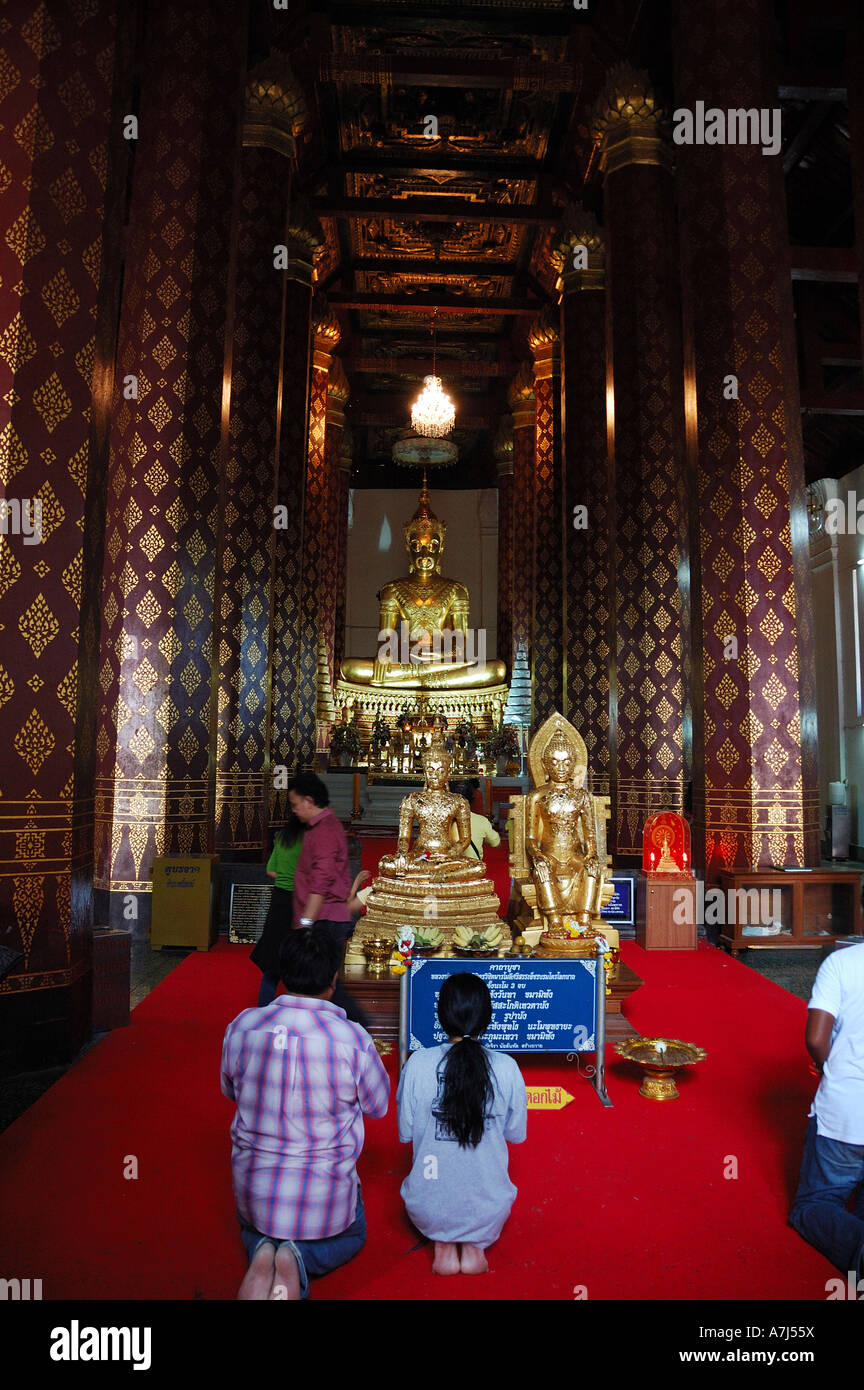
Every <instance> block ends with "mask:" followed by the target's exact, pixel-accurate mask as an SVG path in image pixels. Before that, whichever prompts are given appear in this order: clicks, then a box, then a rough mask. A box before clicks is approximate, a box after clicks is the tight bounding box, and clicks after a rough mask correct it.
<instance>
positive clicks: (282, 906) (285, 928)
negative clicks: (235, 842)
mask: <svg viewBox="0 0 864 1390" xmlns="http://www.w3.org/2000/svg"><path fill="white" fill-rule="evenodd" d="M304 830H305V826H304V825H303V822H302V821H301V820H300V819H299V817H297V816H295V815H294V814H293V812H292V814H291V818H290V820H289V821H288V823H287V824H286V825H284V826H283V827H282V829H281V830H278V831H277V832H276V839H275V840H274V841H273V853H272V854H271V855H270V858H269V859H268V860H267V877H268V878H272V879H275V886H274V888H273V897H272V898H271V899H270V911H269V912H268V913H267V921H266V922H265V923H264V930H263V931H262V933H261V936H260V937H259V939H258V942H257V944H256V946H255V949H254V950H253V952H252V954H251V956H250V960H253V961H254V962H255V964H256V965H257V966H258V969H259V970H260V971H261V972H262V978H261V988H260V989H259V991H258V1007H259V1009H263V1008H264V1006H265V1005H266V1004H270V1003H272V1001H273V1000H274V999H275V998H276V990H277V989H278V987H279V948H280V946H281V945H282V942H283V940H284V938H285V936H286V935H287V933H288V932H289V931H291V926H292V917H293V910H294V874H295V872H296V869H297V860H298V859H299V858H300V850H301V848H302V846H303V831H304Z"/></svg>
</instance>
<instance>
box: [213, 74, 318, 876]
mask: <svg viewBox="0 0 864 1390" xmlns="http://www.w3.org/2000/svg"><path fill="white" fill-rule="evenodd" d="M304 113H305V103H304V101H303V96H302V92H301V91H300V88H299V86H298V84H297V83H296V81H295V79H294V77H293V74H292V73H291V70H290V68H289V67H288V65H287V64H286V63H285V61H284V60H283V59H277V60H276V61H275V62H274V61H273V60H272V59H268V60H266V61H265V62H264V63H261V64H259V65H257V66H256V67H255V68H254V69H253V71H252V72H250V74H249V78H248V81H247V86H246V111H245V118H244V125H243V151H242V156H241V164H240V178H239V183H238V208H237V223H238V225H237V252H236V273H235V285H234V302H233V315H232V327H233V332H232V338H231V373H230V383H231V398H230V423H229V428H228V436H227V448H226V450H225V462H224V467H223V471H222V494H221V499H220V515H221V531H220V548H219V563H218V566H217V584H218V590H217V594H218V602H217V605H216V621H217V646H216V668H215V678H216V696H215V709H214V711H213V715H214V720H215V749H214V756H215V763H216V798H215V802H216V804H215V843H216V849H217V851H218V852H219V853H220V854H223V855H226V854H228V855H230V854H231V853H232V852H233V851H238V850H239V851H250V850H255V849H257V850H259V851H260V850H261V848H262V847H263V846H265V845H266V844H267V841H268V829H269V825H268V822H269V802H270V789H271V783H272V769H271V766H270V745H269V737H268V735H269V720H268V709H269V696H270V663H271V656H272V641H271V622H272V608H273V604H272V590H273V567H274V561H275V551H276V532H275V530H274V526H273V520H274V514H273V507H274V504H275V501H276V472H277V457H278V439H279V428H280V411H281V404H282V397H281V392H280V376H281V371H280V364H281V361H282V348H283V335H284V333H285V331H286V323H285V316H284V314H283V301H284V299H285V295H286V285H287V283H288V277H287V274H286V270H285V268H284V266H283V265H282V264H281V260H282V256H283V255H284V253H283V251H282V248H283V247H285V251H286V252H287V244H286V225H287V219H288V207H289V197H290V188H291V181H292V174H293V169H294V163H295V154H296V149H295V131H296V130H297V128H298V124H302V121H303V117H304ZM288 331H293V325H289V326H288Z"/></svg>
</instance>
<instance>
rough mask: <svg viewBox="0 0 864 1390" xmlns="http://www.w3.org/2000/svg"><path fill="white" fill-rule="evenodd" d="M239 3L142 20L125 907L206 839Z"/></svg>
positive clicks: (124, 543)
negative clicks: (162, 858)
mask: <svg viewBox="0 0 864 1390" xmlns="http://www.w3.org/2000/svg"><path fill="white" fill-rule="evenodd" d="M245 23H246V21H245V11H244V7H243V6H235V5H233V4H231V3H229V0H217V3H216V4H215V5H213V6H210V7H209V8H208V9H207V10H206V11H201V12H200V14H199V13H198V11H189V10H188V9H187V8H186V7H185V6H183V5H182V4H180V3H179V0H176V2H175V0H169V2H168V3H165V4H164V5H161V4H160V5H159V6H158V7H156V8H155V9H154V10H153V11H152V12H151V13H150V15H149V18H148V31H147V49H146V53H145V59H144V64H143V72H144V74H145V80H144V83H143V86H142V94H141V112H140V118H139V139H138V144H137V149H136V154H135V167H134V183H133V188H132V199H131V206H130V212H129V228H128V236H127V240H126V264H125V274H124V286H123V305H122V311H121V322H120V332H119V339H118V348H117V367H116V389H115V399H114V412H113V417H112V428H111V464H110V478H109V491H108V496H109V505H108V516H107V522H106V531H107V541H106V558H105V571H104V587H103V609H102V647H101V657H100V670H99V719H98V724H99V727H98V734H97V744H96V747H97V755H98V759H99V766H98V778H97V805H96V835H97V856H98V858H97V878H96V882H97V886H98V887H100V888H102V889H108V890H110V891H111V893H112V894H113V897H112V902H111V910H112V912H113V914H114V916H115V919H116V920H117V921H118V922H124V921H125V920H126V919H125V918H124V915H123V907H124V904H123V898H124V897H125V895H126V894H138V895H144V894H149V892H150V889H151V881H150V877H149V871H150V865H151V863H152V860H153V858H154V856H156V855H158V854H163V853H175V854H176V853H180V854H190V853H194V854H199V853H200V854H204V853H208V852H210V851H211V849H212V844H213V824H212V804H213V790H214V789H213V763H212V760H211V756H210V748H211V697H212V694H213V687H212V664H213V628H214V586H215V580H216V574H215V568H216V555H217V551H218V532H219V495H220V494H219V488H220V477H219V465H220V458H221V452H220V448H221V437H222V406H223V399H224V388H225V348H226V331H227V316H226V299H225V287H226V284H228V283H230V264H231V245H230V242H231V208H232V202H233V192H234V168H235V159H236V158H237V157H238V156H239V144H240V134H241V130H242V117H243V92H244V67H245V33H246V29H245Z"/></svg>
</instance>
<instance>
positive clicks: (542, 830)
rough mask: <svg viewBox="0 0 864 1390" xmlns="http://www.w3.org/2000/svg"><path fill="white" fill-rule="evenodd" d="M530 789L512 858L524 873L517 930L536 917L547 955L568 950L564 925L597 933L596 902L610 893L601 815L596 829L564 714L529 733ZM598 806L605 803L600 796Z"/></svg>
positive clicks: (582, 761)
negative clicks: (522, 907)
mask: <svg viewBox="0 0 864 1390" xmlns="http://www.w3.org/2000/svg"><path fill="white" fill-rule="evenodd" d="M528 762H529V766H530V769H531V773H532V777H533V781H534V789H533V791H530V792H529V793H528V795H527V796H526V797H525V798H524V801H523V804H522V805H520V806H519V808H518V810H519V817H520V820H519V824H518V826H517V845H516V849H517V861H518V860H520V859H521V862H522V863H524V864H525V865H526V867H527V869H528V870H530V882H526V880H528V877H529V875H528V874H527V873H523V874H522V875H521V876H520V875H519V874H518V873H517V874H516V875H514V877H515V878H516V880H517V882H519V881H520V877H521V880H522V886H521V892H522V897H523V899H524V900H525V902H526V905H527V908H528V915H527V916H525V917H524V919H523V917H521V916H520V918H519V919H518V925H519V927H520V929H522V928H523V927H524V926H530V923H531V921H532V919H533V918H535V917H539V918H540V920H541V921H542V924H543V930H542V935H541V938H540V946H541V949H542V950H543V951H546V952H549V953H553V954H570V953H571V952H572V950H573V949H574V942H573V939H572V937H571V935H570V931H569V930H568V927H570V926H575V927H578V928H580V929H581V931H582V934H583V939H584V937H585V936H586V935H588V936H590V935H592V934H593V935H596V934H597V932H598V931H600V930H601V929H602V928H603V921H602V918H601V916H600V908H601V906H602V905H603V904H604V903H605V902H606V901H607V900H609V899H610V898H611V891H612V886H611V884H607V883H606V879H607V877H608V873H609V870H608V867H607V858H606V844H605V820H604V822H603V825H602V827H601V826H600V823H599V818H598V814H597V804H596V802H595V798H594V797H593V796H592V795H591V794H590V792H588V791H587V790H586V789H585V786H584V781H585V774H586V772H587V755H586V750H585V744H584V741H583V740H582V738H581V737H580V735H579V734H578V733H577V731H576V730H575V729H574V728H573V726H572V724H570V723H569V722H568V721H567V720H566V719H565V718H564V716H563V715H561V714H557V713H556V714H553V715H550V717H549V718H548V719H547V720H546V721H545V723H544V724H543V725H542V726H541V728H540V729H539V730H538V731H537V733H536V734H535V735H534V738H533V739H532V740H531V744H530V746H529V750H528ZM602 809H605V801H604V806H603V808H602Z"/></svg>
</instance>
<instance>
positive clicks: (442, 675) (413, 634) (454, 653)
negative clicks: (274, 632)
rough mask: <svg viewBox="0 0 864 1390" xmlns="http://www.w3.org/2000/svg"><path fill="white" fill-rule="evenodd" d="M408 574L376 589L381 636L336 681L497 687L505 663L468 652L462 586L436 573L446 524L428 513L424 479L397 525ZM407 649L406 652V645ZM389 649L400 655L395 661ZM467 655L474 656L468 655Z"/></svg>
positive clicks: (402, 686)
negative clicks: (374, 648) (411, 509)
mask: <svg viewBox="0 0 864 1390" xmlns="http://www.w3.org/2000/svg"><path fill="white" fill-rule="evenodd" d="M402 529H403V533H404V536H405V545H406V548H407V550H408V560H409V573H408V574H407V575H406V576H405V577H404V578H403V579H394V580H392V581H391V582H390V583H388V584H385V585H384V587H383V589H382V590H381V594H380V610H379V620H378V621H379V627H380V636H379V641H380V642H381V643H382V645H381V647H380V648H379V651H378V654H377V656H376V657H375V659H374V660H373V661H368V660H362V659H358V658H354V657H351V658H348V659H347V660H345V661H343V662H342V664H341V668H340V670H341V675H342V679H343V680H346V681H350V682H351V683H352V684H354V685H368V686H373V687H379V688H381V687H383V688H388V687H391V686H392V687H395V688H397V689H403V690H417V689H428V690H466V691H471V690H480V689H484V688H486V687H487V686H500V685H503V683H504V682H505V680H506V679H507V668H506V666H505V664H504V662H503V661H490V662H486V661H485V660H483V659H481V658H482V657H483V656H485V653H484V652H474V650H473V645H472V639H471V634H470V632H469V627H468V590H467V589H466V588H465V585H464V584H459V583H457V582H456V581H455V580H453V579H446V578H445V577H444V576H443V575H442V574H441V555H442V552H443V550H444V533H445V531H446V529H447V528H446V525H445V523H444V522H443V521H440V520H439V519H438V517H437V516H436V515H435V513H434V512H433V511H432V508H431V506H430V502H429V493H428V491H427V490H426V481H425V478H424V481H423V487H422V489H421V492H420V500H419V502H418V504H417V510H416V511H415V513H414V515H413V516H412V518H411V520H410V521H409V522H407V523H406V525H405V526H404V527H403V528H402ZM409 643H410V644H413V645H412V648H411V651H409V652H407V653H406V652H405V651H404V648H405V647H406V646H407V645H408V644H409ZM394 649H395V650H396V652H397V653H398V654H399V656H400V657H401V656H403V655H404V656H405V657H406V658H407V659H405V660H397V659H395V657H394V655H393V652H394ZM472 657H473V658H475V659H473V660H472Z"/></svg>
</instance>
